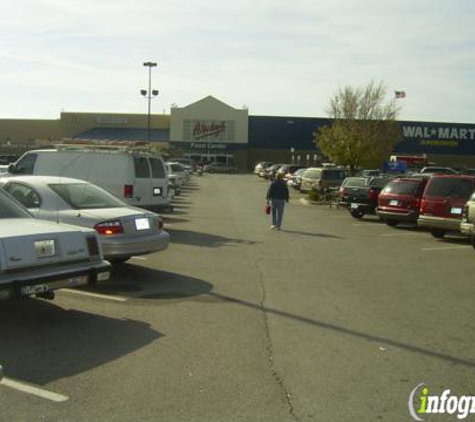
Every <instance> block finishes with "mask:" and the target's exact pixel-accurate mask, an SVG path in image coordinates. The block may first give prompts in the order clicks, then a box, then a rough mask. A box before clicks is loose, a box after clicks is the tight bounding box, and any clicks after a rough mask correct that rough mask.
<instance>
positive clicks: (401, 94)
mask: <svg viewBox="0 0 475 422" xmlns="http://www.w3.org/2000/svg"><path fill="white" fill-rule="evenodd" d="M394 93H395V94H396V98H406V92H405V91H394Z"/></svg>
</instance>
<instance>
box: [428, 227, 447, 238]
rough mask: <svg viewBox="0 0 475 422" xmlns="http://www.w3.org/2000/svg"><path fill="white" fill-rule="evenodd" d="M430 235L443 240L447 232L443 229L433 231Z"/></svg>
mask: <svg viewBox="0 0 475 422" xmlns="http://www.w3.org/2000/svg"><path fill="white" fill-rule="evenodd" d="M430 234H431V235H432V236H434V237H435V238H436V239H443V238H444V236H445V231H444V230H441V229H431V231H430Z"/></svg>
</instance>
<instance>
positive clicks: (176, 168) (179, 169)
mask: <svg viewBox="0 0 475 422" xmlns="http://www.w3.org/2000/svg"><path fill="white" fill-rule="evenodd" d="M170 167H171V169H172V171H177V172H179V173H181V172H183V171H185V168H184V167H183V166H182V165H181V164H178V163H176V164H170Z"/></svg>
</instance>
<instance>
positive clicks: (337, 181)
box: [300, 167, 346, 193]
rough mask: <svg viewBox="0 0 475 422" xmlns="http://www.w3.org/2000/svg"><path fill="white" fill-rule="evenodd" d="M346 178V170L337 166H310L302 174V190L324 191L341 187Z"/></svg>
mask: <svg viewBox="0 0 475 422" xmlns="http://www.w3.org/2000/svg"><path fill="white" fill-rule="evenodd" d="M345 178H346V172H345V170H343V169H341V168H335V167H310V168H308V169H306V170H305V172H304V173H303V175H302V183H301V186H300V190H301V191H302V192H310V191H311V190H316V191H318V192H320V193H323V192H324V191H325V190H326V189H328V188H332V187H336V188H338V187H340V186H341V184H342V183H343V181H344V180H345Z"/></svg>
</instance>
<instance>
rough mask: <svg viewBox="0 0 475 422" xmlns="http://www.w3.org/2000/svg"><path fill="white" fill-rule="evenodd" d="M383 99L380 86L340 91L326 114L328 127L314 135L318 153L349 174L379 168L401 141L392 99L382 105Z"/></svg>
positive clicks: (383, 93) (331, 101) (348, 88)
mask: <svg viewBox="0 0 475 422" xmlns="http://www.w3.org/2000/svg"><path fill="white" fill-rule="evenodd" d="M385 97H386V87H385V86H384V85H383V84H382V83H379V84H376V83H374V82H371V83H369V84H368V85H367V86H365V87H361V88H353V87H351V86H346V87H344V88H343V89H340V90H339V91H338V92H337V93H336V94H335V95H334V96H333V97H332V98H331V100H330V105H329V107H328V109H327V110H326V111H327V113H328V114H329V116H330V118H331V119H332V123H331V125H330V126H325V127H323V128H321V129H320V130H318V131H317V133H316V134H315V139H316V143H317V147H318V149H319V150H320V151H321V152H322V153H323V154H324V155H325V156H327V157H328V158H329V159H330V160H332V161H333V162H334V163H336V164H340V165H343V166H346V167H348V168H349V170H350V174H355V172H356V171H357V169H358V168H363V167H366V168H371V167H376V166H377V167H379V166H380V165H381V163H382V162H383V161H384V159H385V158H387V157H388V155H389V154H390V153H391V152H392V151H393V149H394V145H395V144H396V143H397V142H398V141H399V140H400V139H401V137H402V133H401V128H400V125H399V124H398V122H397V121H396V117H397V114H398V112H399V109H398V108H397V107H396V103H395V100H394V99H393V100H390V101H389V102H387V103H385V102H384V101H385Z"/></svg>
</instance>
